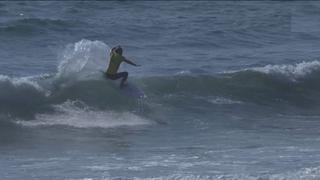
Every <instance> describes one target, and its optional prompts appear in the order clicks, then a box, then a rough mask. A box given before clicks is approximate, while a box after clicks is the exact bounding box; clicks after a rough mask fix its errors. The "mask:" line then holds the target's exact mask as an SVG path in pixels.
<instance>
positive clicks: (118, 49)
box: [115, 46, 122, 55]
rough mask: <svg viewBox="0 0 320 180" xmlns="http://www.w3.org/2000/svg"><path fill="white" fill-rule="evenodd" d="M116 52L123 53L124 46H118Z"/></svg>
mask: <svg viewBox="0 0 320 180" xmlns="http://www.w3.org/2000/svg"><path fill="white" fill-rule="evenodd" d="M115 52H116V53H118V54H120V55H122V47H120V46H118V47H117V48H116V50H115Z"/></svg>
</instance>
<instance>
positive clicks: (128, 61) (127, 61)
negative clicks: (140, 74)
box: [123, 58, 140, 66]
mask: <svg viewBox="0 0 320 180" xmlns="http://www.w3.org/2000/svg"><path fill="white" fill-rule="evenodd" d="M123 61H124V62H126V63H128V64H131V65H133V66H140V65H138V64H135V63H134V62H132V61H130V60H128V59H126V58H124V60H123Z"/></svg>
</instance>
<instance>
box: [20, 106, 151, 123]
mask: <svg viewBox="0 0 320 180" xmlns="http://www.w3.org/2000/svg"><path fill="white" fill-rule="evenodd" d="M76 104H77V102H71V101H68V102H66V103H64V104H62V105H57V106H56V107H55V108H56V110H57V112H56V113H54V114H38V115H36V118H35V120H32V121H23V120H19V121H16V123H17V124H20V125H23V126H29V127H37V126H56V125H65V126H71V127H76V128H113V127H119V126H138V125H147V124H151V121H149V120H147V119H145V118H143V117H140V116H138V115H136V114H134V113H131V112H123V113H119V112H112V111H95V110H90V109H89V108H88V107H86V106H84V107H83V105H81V106H82V107H78V105H76Z"/></svg>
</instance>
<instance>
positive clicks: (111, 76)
mask: <svg viewBox="0 0 320 180" xmlns="http://www.w3.org/2000/svg"><path fill="white" fill-rule="evenodd" d="M105 76H106V77H107V78H108V79H111V80H117V79H120V78H127V77H128V72H120V73H116V74H108V73H106V74H105Z"/></svg>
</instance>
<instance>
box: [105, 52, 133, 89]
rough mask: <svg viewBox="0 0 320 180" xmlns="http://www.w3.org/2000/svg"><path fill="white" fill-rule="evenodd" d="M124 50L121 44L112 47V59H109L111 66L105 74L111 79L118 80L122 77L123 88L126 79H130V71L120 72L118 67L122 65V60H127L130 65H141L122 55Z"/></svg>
mask: <svg viewBox="0 0 320 180" xmlns="http://www.w3.org/2000/svg"><path fill="white" fill-rule="evenodd" d="M122 53H123V50H122V48H121V46H117V47H114V48H112V49H111V52H110V59H109V66H108V69H107V72H106V73H105V76H106V77H107V78H108V79H111V80H117V79H120V78H122V80H121V83H120V88H123V87H124V85H125V82H126V80H127V79H128V72H126V71H124V72H118V69H119V67H120V64H121V63H122V62H126V63H128V64H130V65H133V66H139V65H137V64H135V63H133V62H132V61H130V60H128V59H126V58H125V57H124V56H122Z"/></svg>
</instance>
